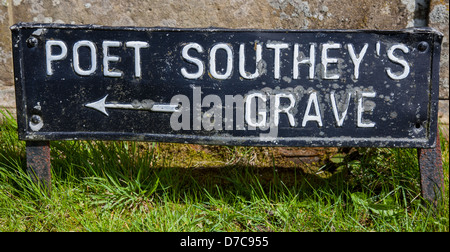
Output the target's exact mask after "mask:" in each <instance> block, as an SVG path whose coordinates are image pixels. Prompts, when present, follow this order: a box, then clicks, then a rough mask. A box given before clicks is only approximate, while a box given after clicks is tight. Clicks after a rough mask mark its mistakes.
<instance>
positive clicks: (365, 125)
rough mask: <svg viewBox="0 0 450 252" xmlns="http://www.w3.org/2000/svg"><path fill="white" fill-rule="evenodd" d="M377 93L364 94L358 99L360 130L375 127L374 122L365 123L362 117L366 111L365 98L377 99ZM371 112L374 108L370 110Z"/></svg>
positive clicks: (358, 123)
mask: <svg viewBox="0 0 450 252" xmlns="http://www.w3.org/2000/svg"><path fill="white" fill-rule="evenodd" d="M375 96H376V93H375V92H362V93H361V95H360V96H359V98H358V111H357V125H358V127H360V128H373V127H375V123H374V122H363V118H362V115H363V113H364V112H365V111H366V109H365V108H364V101H363V97H375ZM370 110H373V107H372V108H370ZM366 121H367V120H366Z"/></svg>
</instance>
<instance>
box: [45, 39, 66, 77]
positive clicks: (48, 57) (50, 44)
mask: <svg viewBox="0 0 450 252" xmlns="http://www.w3.org/2000/svg"><path fill="white" fill-rule="evenodd" d="M53 46H58V47H60V48H61V53H60V54H52V47H53ZM66 56H67V46H66V44H65V43H64V41H61V40H48V41H47V42H46V43H45V57H46V60H45V61H46V63H47V75H53V68H52V61H55V60H62V59H64V58H66Z"/></svg>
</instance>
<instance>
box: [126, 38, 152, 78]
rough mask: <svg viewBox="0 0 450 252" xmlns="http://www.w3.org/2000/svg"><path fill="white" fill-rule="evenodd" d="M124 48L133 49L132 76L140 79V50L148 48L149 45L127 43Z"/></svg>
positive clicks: (139, 42)
mask: <svg viewBox="0 0 450 252" xmlns="http://www.w3.org/2000/svg"><path fill="white" fill-rule="evenodd" d="M125 45H126V47H132V48H134V76H135V77H136V78H141V50H140V49H141V48H148V47H149V44H148V43H147V42H142V41H128V42H126V43H125Z"/></svg>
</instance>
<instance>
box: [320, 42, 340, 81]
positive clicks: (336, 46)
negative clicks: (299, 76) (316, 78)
mask: <svg viewBox="0 0 450 252" xmlns="http://www.w3.org/2000/svg"><path fill="white" fill-rule="evenodd" d="M339 48H341V44H337V43H328V44H323V45H322V66H323V78H324V79H327V80H337V79H339V74H333V75H331V76H328V75H327V71H328V70H327V67H328V64H336V63H337V62H338V59H337V58H328V50H329V49H339Z"/></svg>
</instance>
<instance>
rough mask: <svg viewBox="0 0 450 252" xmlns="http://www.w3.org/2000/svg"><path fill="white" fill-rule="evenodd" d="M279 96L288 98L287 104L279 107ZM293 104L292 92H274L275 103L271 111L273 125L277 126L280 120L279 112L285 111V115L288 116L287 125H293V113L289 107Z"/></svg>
mask: <svg viewBox="0 0 450 252" xmlns="http://www.w3.org/2000/svg"><path fill="white" fill-rule="evenodd" d="M281 98H288V99H289V101H290V104H289V106H287V107H284V108H280V99H281ZM294 105H295V98H294V95H293V94H292V93H279V94H275V105H274V107H275V108H274V109H273V113H274V115H273V120H274V123H275V126H278V123H279V121H280V113H286V115H287V116H288V119H289V125H291V127H294V126H295V120H294V115H293V114H292V113H291V109H292V108H293V107H294Z"/></svg>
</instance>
